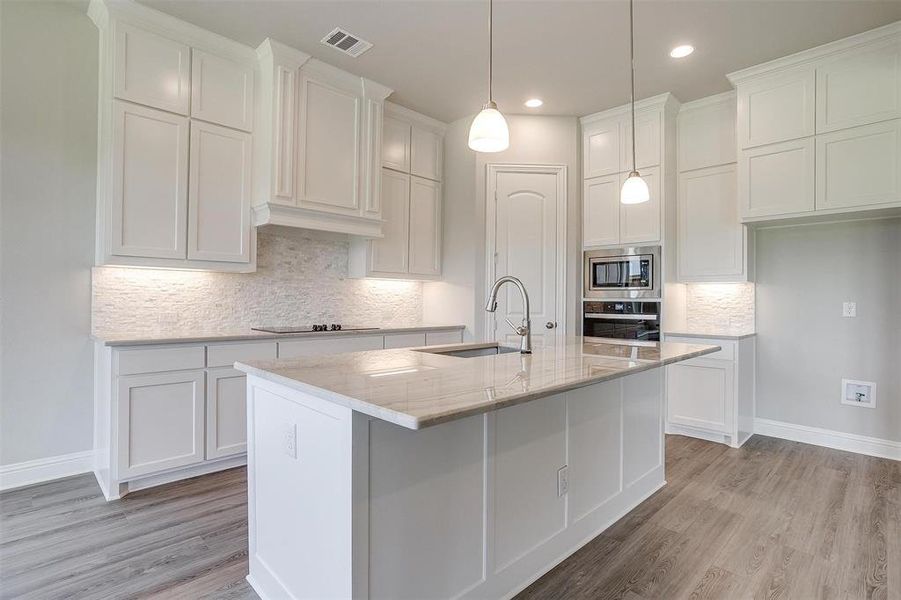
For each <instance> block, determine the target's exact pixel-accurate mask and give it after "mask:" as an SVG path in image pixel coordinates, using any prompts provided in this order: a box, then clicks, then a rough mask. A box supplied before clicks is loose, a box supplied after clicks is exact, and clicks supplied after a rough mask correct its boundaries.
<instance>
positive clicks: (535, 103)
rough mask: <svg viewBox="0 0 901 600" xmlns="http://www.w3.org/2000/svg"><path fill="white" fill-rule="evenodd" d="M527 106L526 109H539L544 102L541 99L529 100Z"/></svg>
mask: <svg viewBox="0 0 901 600" xmlns="http://www.w3.org/2000/svg"><path fill="white" fill-rule="evenodd" d="M525 104H526V108H538V107H539V106H541V105H542V104H544V102H542V100H541V98H529V99H528V100H526V102H525Z"/></svg>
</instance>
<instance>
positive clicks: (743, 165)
mask: <svg viewBox="0 0 901 600" xmlns="http://www.w3.org/2000/svg"><path fill="white" fill-rule="evenodd" d="M740 160H741V162H740V163H739V166H738V197H739V207H740V208H741V214H742V217H765V216H771V215H785V214H792V213H804V212H810V211H812V210H813V208H814V165H815V161H814V139H813V138H804V139H800V140H792V141H790V142H783V143H781V144H772V145H770V146H760V147H758V148H751V149H750V150H745V151H743V152H742V153H741V159H740Z"/></svg>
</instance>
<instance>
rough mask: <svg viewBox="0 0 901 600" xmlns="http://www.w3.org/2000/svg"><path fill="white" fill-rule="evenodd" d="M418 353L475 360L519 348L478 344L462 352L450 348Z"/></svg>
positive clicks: (423, 350) (426, 349)
mask: <svg viewBox="0 0 901 600" xmlns="http://www.w3.org/2000/svg"><path fill="white" fill-rule="evenodd" d="M419 351H420V352H428V353H429V354H441V355H443V356H456V357H459V358H476V357H479V356H496V355H498V354H508V353H511V352H519V348H511V347H509V346H501V345H499V344H480V345H477V346H474V347H473V346H470V347H469V348H465V349H462V350H454V349H452V348H448V349H442V348H436V349H434V350H431V349H428V348H423V349H421V350H419Z"/></svg>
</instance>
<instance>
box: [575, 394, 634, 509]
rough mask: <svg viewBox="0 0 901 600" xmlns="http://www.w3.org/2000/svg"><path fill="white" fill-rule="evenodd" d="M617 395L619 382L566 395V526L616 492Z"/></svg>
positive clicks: (618, 477)
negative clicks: (567, 499) (567, 469)
mask: <svg viewBox="0 0 901 600" xmlns="http://www.w3.org/2000/svg"><path fill="white" fill-rule="evenodd" d="M621 391H622V386H621V385H620V382H619V381H608V382H606V383H602V384H599V385H591V386H588V387H584V388H580V389H577V390H572V391H570V392H567V393H566V406H567V409H566V418H567V423H568V425H567V431H568V436H567V439H568V444H569V449H568V452H567V466H568V467H569V491H568V492H567V495H568V497H569V522H570V523H574V522H576V521H578V520H579V519H581V518H582V517H585V516H586V515H588V514H590V513H591V512H592V511H594V510H595V509H596V508H598V507H600V506H601V505H602V504H604V503H605V502H606V501H607V500H609V499H610V498H611V497H613V496H614V495H615V494H617V493H619V491H620V483H621V473H620V468H621V465H622V462H621V460H620V458H621V455H622V445H621V444H622V430H621V428H620V423H622V413H621V411H622V402H621Z"/></svg>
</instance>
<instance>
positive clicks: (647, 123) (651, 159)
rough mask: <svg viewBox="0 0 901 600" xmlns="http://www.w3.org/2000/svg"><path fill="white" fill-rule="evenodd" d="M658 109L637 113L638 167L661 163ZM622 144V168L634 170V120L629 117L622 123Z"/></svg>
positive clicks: (636, 157)
mask: <svg viewBox="0 0 901 600" xmlns="http://www.w3.org/2000/svg"><path fill="white" fill-rule="evenodd" d="M661 118H662V115H661V114H660V112H658V111H656V110H655V111H654V112H653V113H650V114H641V113H639V114H636V115H635V129H636V131H637V134H636V135H635V161H636V164H637V165H638V169H639V170H641V169H646V168H648V167H654V166H656V165H659V164H660V155H661V152H660V119H661ZM622 132H623V135H622V140H621V144H620V148H621V150H620V169H621V170H623V171H631V170H632V122H631V119H627V120H626V121H624V122H623V125H622Z"/></svg>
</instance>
